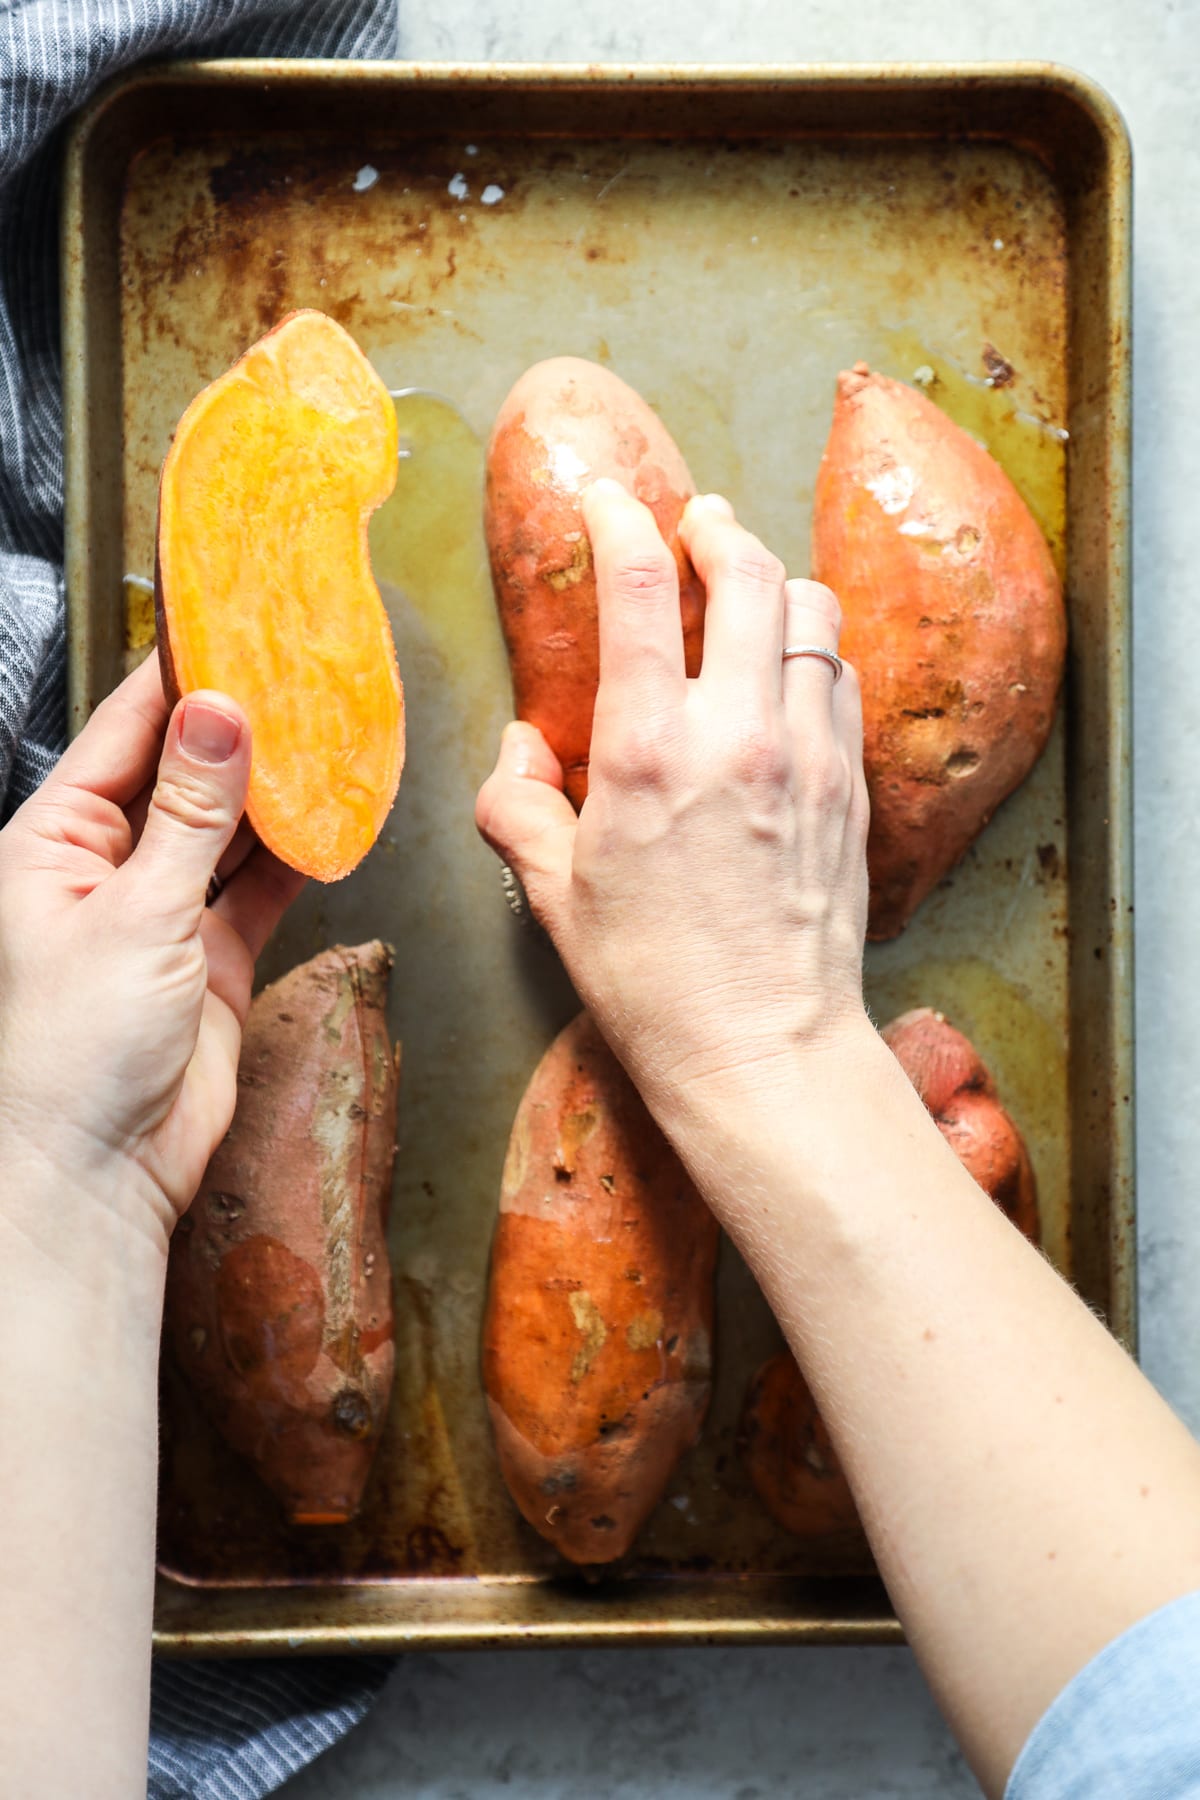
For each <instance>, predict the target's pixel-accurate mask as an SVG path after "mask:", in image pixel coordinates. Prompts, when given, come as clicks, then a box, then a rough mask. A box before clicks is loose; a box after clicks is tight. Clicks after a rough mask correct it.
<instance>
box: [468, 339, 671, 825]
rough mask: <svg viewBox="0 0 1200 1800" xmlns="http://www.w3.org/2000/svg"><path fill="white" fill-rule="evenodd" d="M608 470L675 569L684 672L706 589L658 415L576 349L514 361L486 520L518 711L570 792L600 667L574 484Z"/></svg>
mask: <svg viewBox="0 0 1200 1800" xmlns="http://www.w3.org/2000/svg"><path fill="white" fill-rule="evenodd" d="M599 476H606V477H608V478H609V479H610V480H614V481H619V482H621V483H622V485H623V486H624V487H626V488H628V490H629V492H630V493H631V494H633V495H635V496H636V497H637V499H639V500H641V501H642V502H643V503H644V504H645V505H646V506H648V507H649V508H650V510H651V512H652V513H653V514H654V517H655V520H656V521H657V524H658V528H659V531H660V532H661V533H662V536H663V539H664V540H665V542H666V544H667V545H668V547H669V548H670V550H671V551H672V552H673V554H674V556H675V560H676V564H677V566H678V569H679V585H680V607H681V613H682V626H683V634H684V651H685V658H686V662H687V670H688V674H689V675H696V674H698V673H699V669H700V654H701V645H702V639H703V631H704V591H703V588H702V587H701V584H700V582H699V581H698V579H697V577H696V574H695V572H694V570H693V569H692V567H691V564H690V563H689V562H688V560H687V557H686V556H685V554H684V551H683V548H682V546H681V545H680V543H679V534H678V526H679V518H680V515H681V513H682V512H683V509H684V507H685V505H686V504H687V502H688V500H689V499H690V498H691V496H692V495H693V494H694V493H695V491H696V487H695V483H694V482H693V480H692V477H691V475H690V473H689V472H688V467H687V464H686V463H685V462H684V460H683V457H682V455H681V454H680V452H679V450H678V448H677V447H676V445H675V443H674V441H673V440H672V438H671V436H670V434H669V433H668V431H667V430H666V427H665V426H664V425H663V424H662V422H661V420H660V419H659V418H658V416H657V414H655V413H654V412H652V411H651V409H650V407H649V406H647V404H646V402H645V401H644V400H643V399H642V398H641V396H640V395H639V394H637V393H635V392H634V390H633V388H631V387H629V386H628V384H627V383H626V382H624V381H622V380H621V379H620V377H619V376H617V375H614V374H613V373H612V372H611V371H610V370H608V369H605V368H602V367H601V366H600V365H599V364H598V363H591V362H587V361H585V360H584V359H582V358H580V357H573V356H558V357H553V358H551V359H550V360H549V361H547V362H540V363H536V364H535V365H534V367H533V368H531V369H528V370H526V372H525V374H524V375H522V376H521V378H520V380H519V381H518V382H517V383H516V385H515V386H514V387H513V388H512V390H511V391H510V393H509V395H508V397H507V398H506V400H505V401H504V404H503V406H502V407H501V409H500V413H499V415H498V417H497V419H496V424H495V428H494V430H493V432H492V437H491V442H490V444H489V445H488V453H487V489H486V499H485V506H484V526H485V532H486V536H487V546H488V557H489V560H490V563H491V570H492V583H493V587H494V589H495V594H496V605H497V608H498V610H499V615H500V625H501V629H502V630H503V633H504V641H505V644H506V645H507V648H508V657H509V665H510V668H511V671H512V683H513V705H514V708H515V711H516V713H517V716H518V718H521V719H526V720H528V721H529V723H530V724H532V725H536V726H537V727H538V728H539V730H540V731H541V732H542V735H543V736H544V737H545V739H546V741H547V743H548V744H549V745H550V747H551V749H552V750H553V751H554V753H555V755H556V756H557V757H558V759H559V761H560V762H561V763H562V765H563V772H564V777H565V787H566V792H567V796H568V798H569V799H570V800H571V802H572V804H573V805H574V806H575V807H576V808H578V807H580V806H582V804H583V802H584V800H585V798H586V796H587V787H588V756H589V751H590V748H591V738H592V713H593V710H594V708H595V702H596V688H597V685H598V683H599V678H600V651H599V637H598V631H597V618H596V578H595V571H594V569H593V566H592V553H591V546H590V544H589V542H588V536H587V532H586V530H585V529H584V523H583V493H584V490H585V489H586V487H587V486H588V485H589V483H590V482H592V481H594V480H596V479H597V477H599Z"/></svg>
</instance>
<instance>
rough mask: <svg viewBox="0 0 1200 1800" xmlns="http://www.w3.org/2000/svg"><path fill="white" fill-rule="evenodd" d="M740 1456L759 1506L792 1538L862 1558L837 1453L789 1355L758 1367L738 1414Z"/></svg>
mask: <svg viewBox="0 0 1200 1800" xmlns="http://www.w3.org/2000/svg"><path fill="white" fill-rule="evenodd" d="M739 1449H740V1450H741V1453H742V1457H743V1459H744V1461H745V1464H746V1471H747V1473H748V1474H749V1476H750V1480H751V1483H752V1485H753V1487H754V1490H755V1492H756V1493H757V1494H758V1496H759V1499H760V1500H761V1501H762V1502H763V1505H764V1506H765V1507H766V1508H767V1510H768V1512H769V1513H770V1514H771V1516H772V1517H773V1518H774V1519H776V1520H777V1521H778V1523H779V1524H780V1525H782V1526H783V1528H784V1530H785V1531H790V1532H791V1533H792V1534H793V1536H795V1537H799V1538H805V1539H821V1540H822V1542H827V1543H830V1547H832V1542H833V1541H837V1542H838V1543H839V1544H840V1546H841V1547H842V1548H850V1549H853V1550H855V1551H861V1552H862V1553H863V1555H864V1557H865V1555H866V1548H865V1546H866V1536H865V1533H864V1531H863V1528H862V1524H861V1521H860V1520H859V1516H858V1509H857V1507H856V1506H855V1504H854V1496H853V1494H852V1493H851V1492H850V1483H849V1482H848V1481H847V1480H846V1477H845V1474H844V1473H843V1470H842V1465H841V1463H840V1462H839V1461H838V1455H837V1451H836V1450H835V1449H834V1447H833V1443H832V1441H831V1439H830V1436H829V1433H828V1431H826V1429H825V1424H824V1421H823V1420H822V1418H821V1415H820V1413H819V1412H818V1411H817V1403H816V1401H815V1400H814V1399H813V1397H812V1393H811V1391H810V1389H809V1386H808V1383H807V1382H806V1381H805V1379H804V1377H803V1375H801V1373H800V1370H799V1368H798V1367H797V1365H796V1361H795V1358H794V1357H793V1356H792V1355H791V1353H790V1351H787V1350H781V1351H780V1352H779V1354H778V1355H777V1356H773V1357H772V1358H771V1359H770V1361H769V1362H766V1363H764V1364H763V1366H762V1368H761V1369H760V1370H759V1371H758V1374H757V1375H756V1376H755V1377H754V1380H753V1381H752V1382H751V1384H750V1387H749V1390H748V1392H747V1395H746V1403H745V1406H744V1408H743V1412H742V1422H741V1430H740V1433H739Z"/></svg>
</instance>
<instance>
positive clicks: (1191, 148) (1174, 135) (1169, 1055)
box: [286, 0, 1200, 1800]
mask: <svg viewBox="0 0 1200 1800" xmlns="http://www.w3.org/2000/svg"><path fill="white" fill-rule="evenodd" d="M400 18H401V50H402V54H403V55H406V56H412V57H421V58H431V59H438V60H453V61H458V60H466V59H481V60H497V59H505V60H512V61H531V60H534V61H536V60H542V59H554V60H562V61H586V60H612V59H619V60H632V61H641V60H650V61H658V60H675V61H678V60H692V61H709V62H716V61H759V60H763V61H778V62H795V61H805V62H820V61H854V60H860V59H870V60H876V59H883V60H903V61H911V60H930V61H956V60H962V59H964V58H979V59H989V58H1011V57H1029V58H1048V59H1051V60H1054V61H1057V62H1063V63H1068V64H1071V65H1073V66H1074V67H1076V68H1079V69H1082V70H1084V71H1085V72H1086V73H1088V74H1089V75H1091V76H1093V77H1094V78H1095V79H1097V80H1098V81H1100V82H1101V83H1102V84H1103V86H1105V87H1106V88H1107V89H1108V91H1109V92H1110V93H1111V94H1112V95H1113V96H1114V98H1115V99H1116V100H1117V102H1118V103H1119V105H1120V106H1121V108H1122V110H1123V111H1124V114H1125V117H1126V119H1127V120H1128V123H1129V126H1130V130H1131V132H1132V136H1133V141H1134V147H1135V158H1136V170H1137V175H1136V182H1137V226H1136V271H1137V272H1136V332H1135V354H1136V384H1137V387H1136V392H1137V405H1136V456H1135V512H1136V520H1137V524H1136V539H1135V576H1136V595H1137V599H1136V607H1135V653H1136V680H1135V689H1136V709H1137V711H1136V735H1135V742H1136V809H1137V827H1136V834H1135V840H1136V855H1137V859H1138V870H1139V873H1138V880H1137V890H1136V894H1137V906H1138V924H1137V954H1138V1130H1139V1152H1138V1172H1139V1206H1140V1220H1141V1222H1140V1252H1141V1306H1142V1356H1143V1362H1144V1365H1145V1367H1146V1369H1147V1370H1148V1372H1149V1374H1150V1375H1151V1377H1152V1378H1153V1380H1154V1381H1155V1382H1156V1383H1157V1384H1158V1385H1159V1387H1160V1388H1161V1389H1162V1391H1163V1392H1164V1393H1165V1394H1166V1395H1167V1397H1168V1398H1169V1399H1170V1400H1171V1402H1172V1403H1173V1404H1174V1405H1175V1406H1176V1407H1177V1408H1178V1410H1179V1411H1180V1412H1181V1413H1182V1414H1183V1416H1184V1418H1185V1419H1186V1420H1187V1421H1188V1423H1189V1425H1190V1426H1191V1427H1192V1428H1193V1430H1200V1204H1198V1190H1200V1179H1198V1169H1200V1053H1198V1052H1197V1049H1196V1043H1195V1031H1194V1020H1195V1018H1196V1015H1197V1006H1198V1002H1200V937H1198V936H1197V933H1196V931H1195V929H1194V921H1195V912H1196V896H1197V895H1200V831H1198V829H1197V823H1198V819H1197V815H1198V806H1197V799H1196V793H1197V788H1198V785H1200V730H1198V727H1200V605H1198V601H1200V593H1198V584H1197V579H1196V574H1195V549H1196V538H1197V524H1198V522H1200V493H1198V491H1197V490H1198V487H1200V434H1198V432H1197V429H1196V421H1197V419H1198V418H1200V355H1198V354H1197V346H1196V333H1197V330H1198V328H1200V298H1198V296H1200V204H1198V203H1197V198H1196V196H1197V193H1198V191H1200V131H1198V129H1197V120H1198V118H1200V54H1198V53H1197V49H1196V43H1197V37H1198V34H1200V0H1140V3H1139V4H1135V3H1134V0H1003V3H1001V4H997V3H995V0H991V3H989V0H978V3H977V4H975V5H971V6H968V5H964V4H961V0H704V3H703V4H695V3H692V4H689V3H688V0H634V3H633V4H630V5H628V6H626V7H621V6H618V5H616V4H614V3H613V0H574V4H573V5H564V4H563V3H562V0H401V11H400ZM286 1791H287V1794H288V1796H289V1800H316V1797H317V1796H322V1797H323V1800H392V1797H393V1796H395V1797H399V1796H401V1795H404V1796H412V1797H413V1800H499V1797H500V1796H502V1795H503V1796H509V1795H520V1796H522V1797H523V1800H525V1797H528V1800H550V1797H551V1796H558V1795H568V1794H569V1795H572V1796H578V1797H580V1800H609V1797H611V1800H685V1797H687V1800H691V1797H693V1796H695V1797H696V1800H701V1797H707V1796H713V1797H714V1800H716V1797H717V1796H720V1797H722V1800H757V1796H759V1795H762V1796H767V1795H771V1796H777V1795H785V1796H786V1795H799V1796H805V1797H806V1800H807V1797H812V1800H909V1797H910V1796H911V1797H913V1800H916V1797H917V1796H928V1797H930V1800H943V1797H944V1800H951V1797H954V1800H958V1797H959V1796H967V1795H972V1794H975V1793H976V1792H977V1789H976V1788H975V1785H974V1783H973V1782H972V1780H971V1778H970V1776H969V1774H968V1773H967V1771H966V1769H965V1767H964V1765H963V1763H962V1761H961V1759H960V1757H959V1756H958V1754H957V1752H956V1750H955V1748H954V1746H953V1742H952V1740H951V1739H950V1737H949V1734H948V1733H947V1732H946V1730H945V1728H944V1726H943V1725H942V1724H941V1722H940V1720H939V1718H938V1715H937V1712H936V1710H935V1708H934V1706H933V1704H932V1702H931V1700H930V1699H929V1696H928V1693H927V1691H926V1689H925V1687H924V1684H923V1682H922V1680H921V1678H920V1675H919V1674H918V1673H917V1671H916V1668H915V1666H914V1665H913V1663H912V1661H911V1658H910V1657H909V1656H908V1654H907V1652H904V1651H892V1650H887V1651H883V1650H877V1651H871V1650H865V1651H858V1650H834V1651H819V1650H809V1651H768V1650H725V1651H684V1652H658V1653H653V1652H645V1653H637V1654H622V1653H619V1652H607V1653H572V1654H561V1653H555V1652H538V1653H524V1654H513V1655H507V1656H506V1655H497V1654H487V1655H473V1656H472V1655H454V1656H449V1655H447V1656H427V1657H410V1658H408V1659H406V1660H405V1661H403V1662H402V1663H401V1664H400V1665H399V1666H398V1668H397V1670H396V1673H395V1675H394V1676H393V1678H392V1680H391V1683H390V1685H389V1687H388V1689H387V1691H386V1693H385V1695H384V1697H383V1699H382V1700H381V1702H380V1703H379V1705H378V1707H377V1708H376V1710H375V1711H374V1713H373V1714H372V1715H371V1716H370V1718H368V1720H367V1721H366V1722H365V1723H364V1724H363V1725H362V1726H361V1727H360V1729H359V1730H358V1731H357V1732H356V1733H355V1734H353V1736H352V1737H351V1738H349V1739H348V1740H347V1741H346V1742H345V1743H343V1744H342V1745H340V1746H338V1747H337V1748H336V1749H335V1750H334V1751H332V1752H331V1753H329V1754H328V1755H327V1756H326V1757H324V1758H323V1759H322V1760H321V1761H320V1762H319V1763H318V1764H317V1765H315V1766H314V1768H313V1769H312V1770H310V1771H309V1772H308V1773H307V1774H305V1775H304V1776H301V1777H299V1778H298V1779H297V1780H295V1781H294V1782H292V1783H291V1784H290V1786H289V1787H288V1789H287V1790H286Z"/></svg>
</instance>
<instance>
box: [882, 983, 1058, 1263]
mask: <svg viewBox="0 0 1200 1800" xmlns="http://www.w3.org/2000/svg"><path fill="white" fill-rule="evenodd" d="M882 1037H883V1041H884V1043H885V1044H886V1045H887V1046H888V1048H889V1050H890V1051H891V1052H892V1055H893V1056H894V1057H895V1058H896V1061H897V1062H898V1063H899V1064H900V1067H901V1068H902V1069H903V1070H904V1073H905V1074H906V1075H907V1076H908V1079H909V1080H910V1081H911V1082H912V1084H913V1086H914V1087H915V1088H916V1090H917V1092H918V1094H919V1095H920V1096H921V1099H922V1100H923V1101H924V1102H925V1105H926V1107H927V1108H928V1110H929V1112H930V1113H931V1114H932V1115H933V1120H934V1123H935V1124H936V1126H937V1128H938V1130H939V1131H940V1132H941V1134H942V1136H943V1137H944V1138H945V1140H946V1142H947V1143H948V1144H949V1146H950V1148H951V1149H952V1150H953V1151H954V1154H955V1155H956V1156H957V1157H958V1160H959V1161H960V1162H961V1163H962V1165H963V1167H964V1169H966V1171H967V1173H968V1174H969V1175H972V1176H974V1178H975V1180H976V1181H977V1182H978V1183H979V1185H980V1187H981V1188H982V1189H983V1191H984V1193H985V1194H988V1195H989V1196H990V1197H991V1198H992V1199H993V1200H994V1201H995V1202H996V1205H997V1206H998V1207H999V1208H1000V1210H1001V1212H1003V1213H1007V1215H1008V1217H1009V1218H1010V1219H1011V1220H1012V1222H1013V1224H1014V1225H1015V1226H1016V1227H1017V1230H1018V1231H1023V1232H1024V1234H1025V1236H1026V1237H1027V1238H1028V1239H1029V1240H1030V1242H1031V1243H1034V1244H1036V1243H1037V1242H1038V1241H1039V1238H1040V1235H1041V1231H1040V1224H1039V1220H1038V1202H1037V1182H1036V1180H1035V1179H1034V1173H1033V1164H1032V1163H1031V1162H1030V1160H1029V1152H1028V1150H1026V1148H1025V1140H1024V1138H1023V1137H1022V1136H1021V1133H1020V1132H1019V1131H1018V1129H1017V1127H1016V1126H1015V1125H1014V1123H1013V1121H1012V1120H1011V1119H1010V1118H1009V1116H1008V1114H1007V1113H1006V1112H1005V1110H1004V1108H1003V1107H1002V1106H1001V1104H1000V1098H999V1095H998V1094H997V1092H996V1083H995V1081H994V1080H993V1079H992V1076H991V1074H990V1073H989V1071H988V1069H987V1068H986V1066H985V1064H984V1061H983V1058H982V1057H981V1056H980V1054H979V1052H978V1050H976V1048H975V1046H974V1044H973V1043H972V1042H971V1040H970V1038H968V1037H964V1035H963V1033H962V1032H961V1031H958V1030H956V1029H955V1027H954V1026H953V1025H951V1023H950V1021H949V1020H948V1019H947V1018H946V1016H945V1014H944V1013H940V1012H935V1011H934V1010H933V1008H932V1007H930V1006H919V1007H916V1008H915V1009H914V1010H913V1011H912V1012H906V1013H901V1015H900V1017H899V1018H898V1019H893V1020H892V1022H891V1024H890V1025H885V1026H884V1028H883V1032H882Z"/></svg>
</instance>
